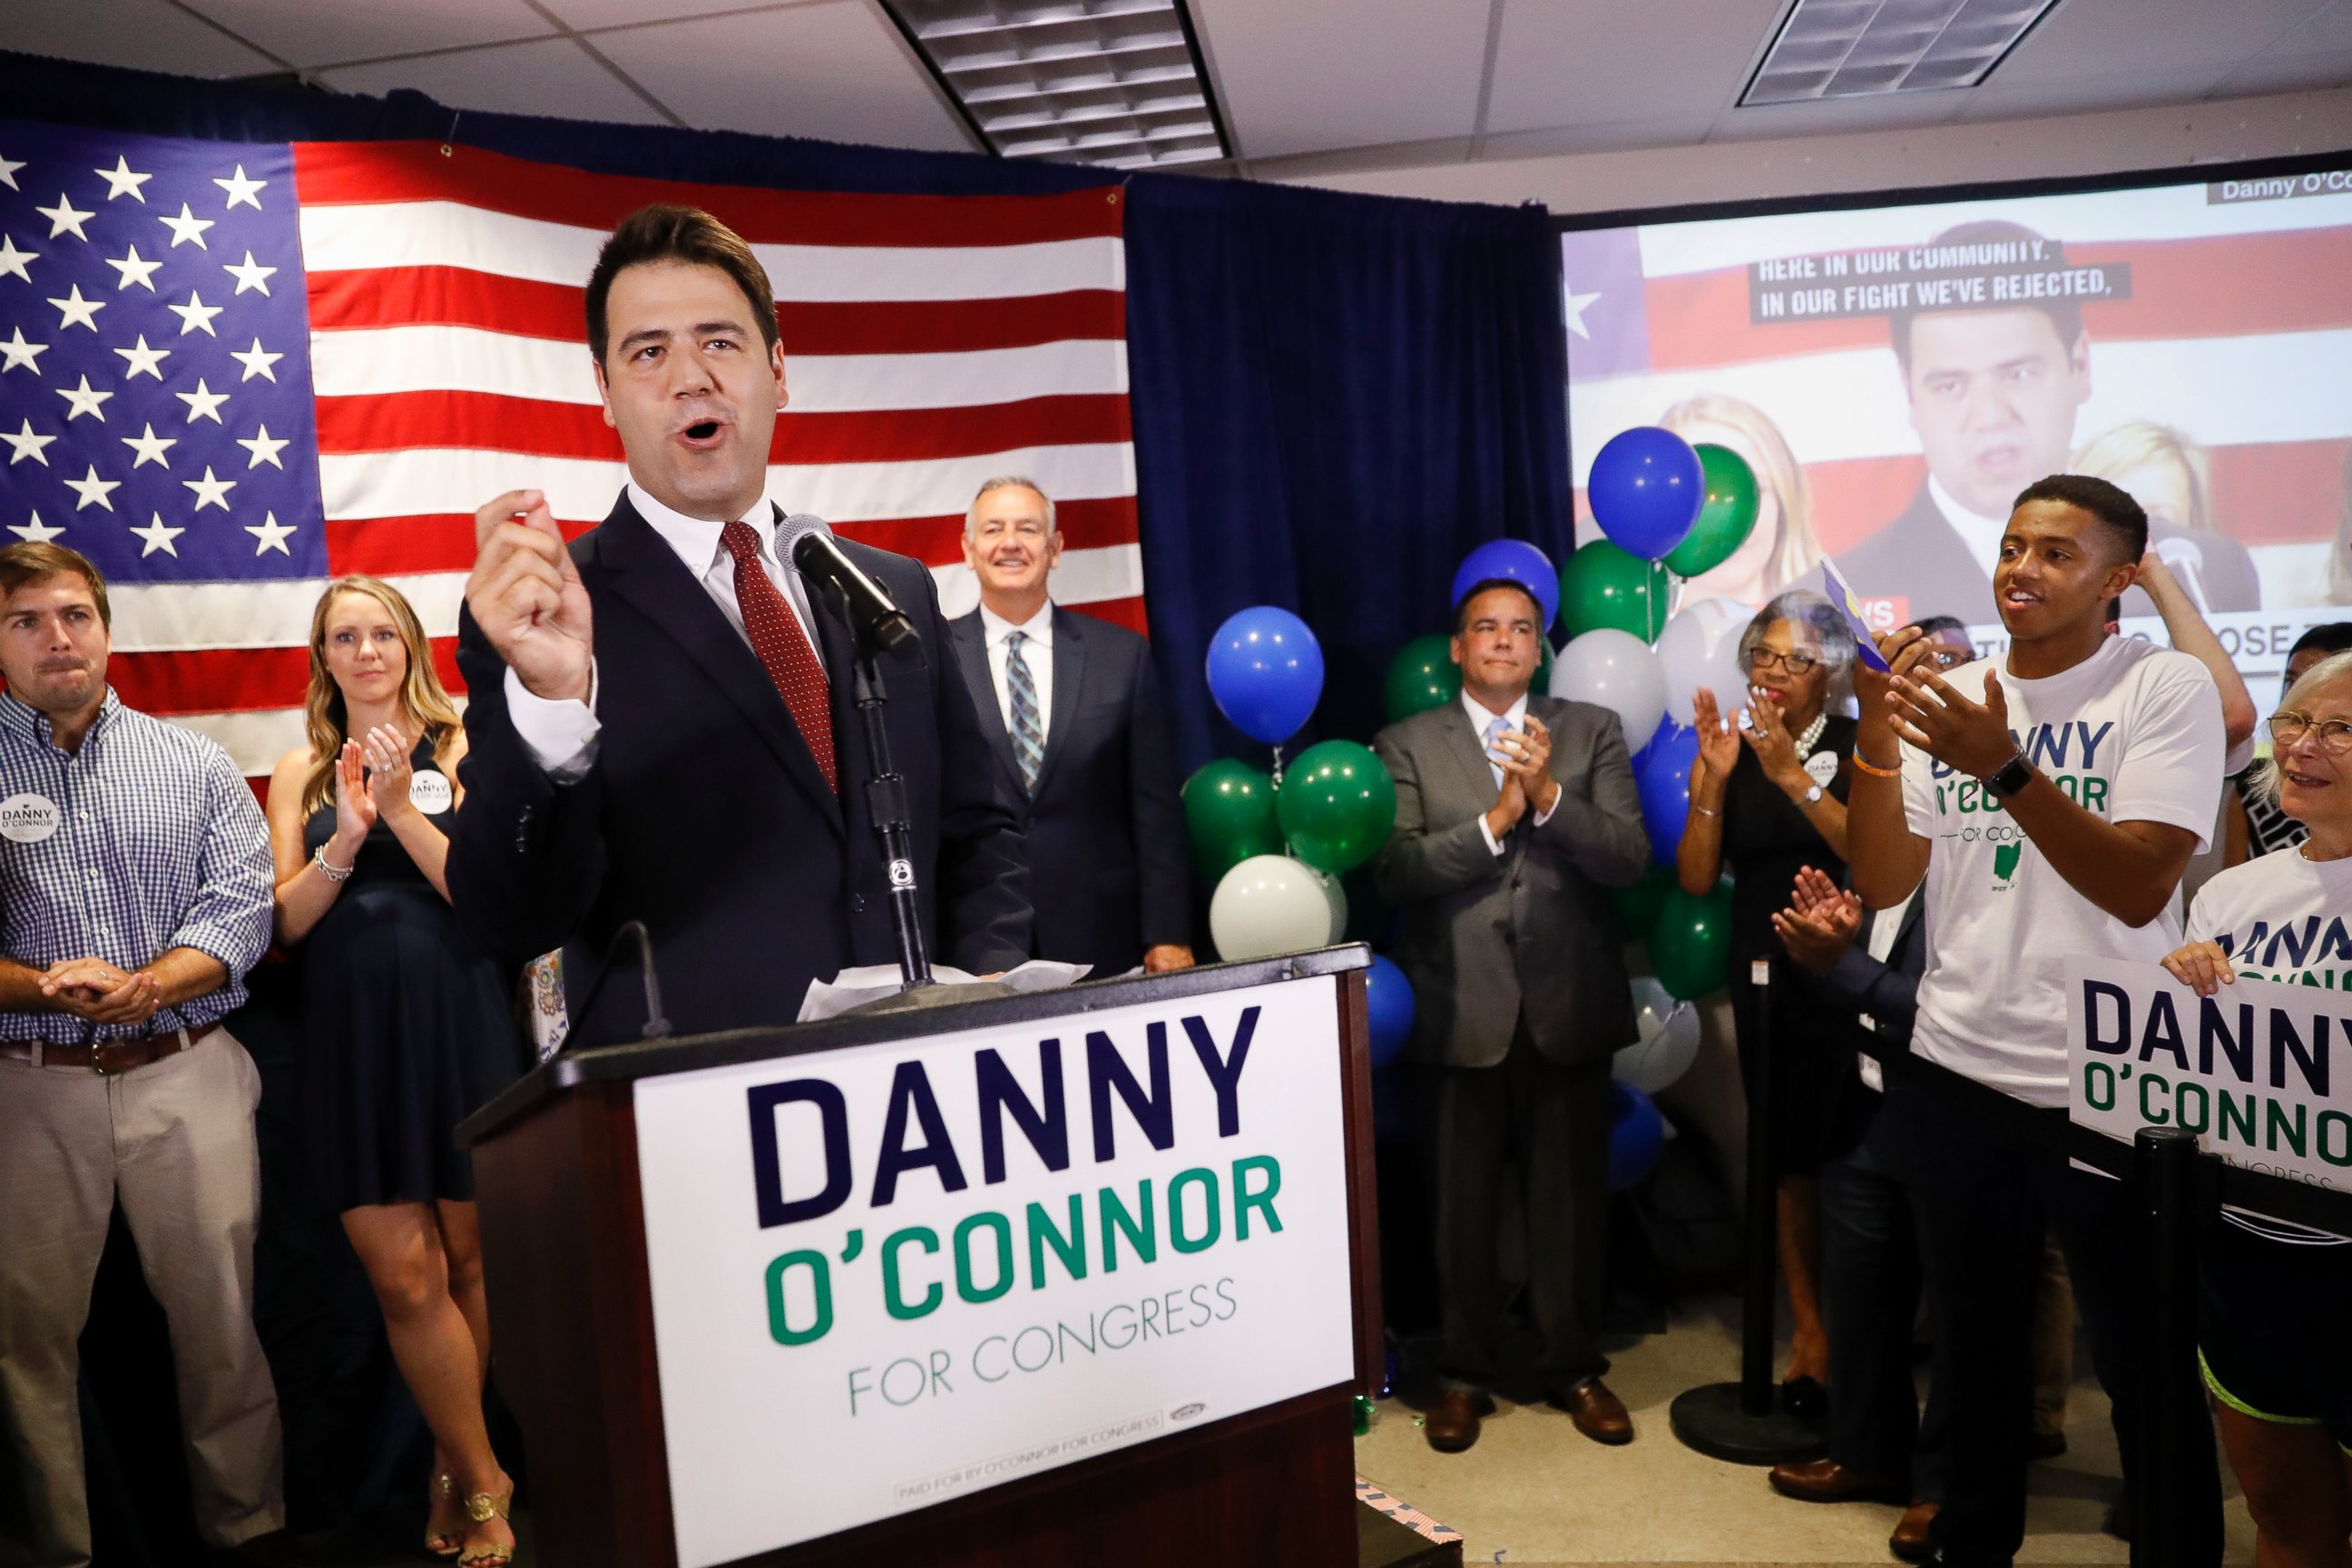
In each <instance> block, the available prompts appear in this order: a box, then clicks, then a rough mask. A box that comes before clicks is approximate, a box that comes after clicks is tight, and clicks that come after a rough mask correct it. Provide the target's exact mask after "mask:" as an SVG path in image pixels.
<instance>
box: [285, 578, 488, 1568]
mask: <svg viewBox="0 0 2352 1568" xmlns="http://www.w3.org/2000/svg"><path fill="white" fill-rule="evenodd" d="M304 717H305V720H306V723H307V728H308V730H309V731H310V741H309V743H308V744H307V745H303V746H299V747H297V748H296V749H294V750H293V751H291V752H288V753H287V754H286V755H285V756H284V757H283V758H282V759H280V761H279V762H278V769H277V772H276V773H274V774H273V775H272V776H271V778H270V781H269V810H268V816H269V834H270V848H271V852H272V854H273V856H274V858H275V859H276V861H277V873H278V940H279V941H281V942H285V943H286V944H287V945H288V946H289V947H291V946H295V945H297V944H299V946H300V949H301V951H302V953H303V956H304V963H305V974H304V987H303V989H304V1008H305V1026H306V1029H305V1045H304V1058H303V1071H302V1080H303V1081H302V1110H303V1122H304V1131H305V1136H306V1139H307V1141H308V1145H309V1155H310V1179H311V1184H312V1187H313V1190H314V1191H315V1192H316V1194H318V1196H319V1197H320V1201H322V1202H323V1203H325V1204H326V1205H329V1206H331V1208H332V1209H333V1210H334V1211H335V1212H337V1213H338V1214H340V1215H341V1217H342V1223H343V1230H344V1234H345V1235H347V1236H349V1237H351V1241H352V1247H353V1249H354V1250H356V1251H357V1252H358V1254H359V1258H360V1261H361V1263H362V1265H364V1266H365V1268H366V1269H367V1274H368V1279H369V1281H370V1282H371V1283H372V1284H373V1286H374V1288H375V1294H376V1300H377V1302H378V1304H379V1305H380V1306H381V1307H382V1308H383V1317H384V1328H385V1330H386V1331H387V1333H388V1335H389V1337H390V1339H391V1342H392V1351H393V1359H394V1361H395V1362H396V1363H398V1365H399V1367H400V1373H401V1376H402V1377H403V1378H404V1379H405V1380H406V1381H407V1384H408V1386H409V1389H410V1390H411V1391H412V1392H413V1393H414V1394H415V1395H416V1404H417V1406H418V1408H419V1409H420V1410H422V1411H423V1412H424V1415H425V1425H426V1426H429V1427H431V1428H432V1431H433V1436H434V1440H435V1444H436V1453H435V1456H434V1468H433V1488H432V1490H433V1498H432V1517H431V1519H430V1521H428V1523H427V1526H426V1531H427V1533H426V1539H425V1550H426V1551H428V1552H431V1553H433V1554H434V1555H435V1556H436V1557H444V1558H455V1559H457V1562H458V1563H461V1564H462V1565H463V1568H500V1565H502V1564H505V1563H509V1562H510V1561H512V1558H513V1553H514V1535H513V1533H512V1531H510V1530H509V1528H508V1526H507V1522H506V1519H505V1514H506V1511H507V1508H508V1506H509V1502H510V1501H511V1500H512V1498H513V1492H514V1483H513V1482H512V1481H511V1480H509V1479H508V1477H507V1475H506V1472H505V1471H504V1470H502V1469H501V1468H499V1461H498V1458H497V1457H496V1456H495V1455H494V1454H493V1453H492V1452H491V1451H490V1440H489V1434H488V1430H487V1429H486V1427H485V1426H484V1423H483V1419H482V1382H483V1378H484V1376H485V1375H486V1373H487V1372H488V1365H489V1345H490V1335H489V1314H488V1308H487V1306H486V1305H485V1303H484V1300H483V1296H482V1254H481V1237H480V1232H479V1229H478V1224H477V1220H476V1215H475V1208H474V1184H473V1172H472V1169H471V1166H470V1165H469V1163H467V1158H466V1156H465V1155H464V1154H463V1153H461V1152H459V1151H458V1149H457V1144H456V1142H455V1140H454V1139H453V1137H452V1133H453V1132H454V1131H455V1129H456V1127H457V1122H458V1121H460V1120H462V1119H463V1118H464V1117H465V1116H466V1115H467V1113H468V1112H470V1111H472V1110H475V1109H476V1108H477V1107H478V1106H480V1105H481V1104H482V1103H483V1102H484V1101H486V1100H488V1099H490V1097H491V1096H493V1095H495V1094H496V1093H497V1092H498V1091H499V1089H501V1088H502V1087H504V1086H505V1085H506V1083H507V1082H508V1081H509V1080H510V1079H513V1078H514V1077H515V1076H516V1074H517V1073H518V1072H520V1070H521V1067H522V1059H521V1048H520V1042H519V1038H518V1036H517V1034H516V1030H515V1026H514V1024H513V1021H512V1019H511V1017H510V1016H509V1007H508V1005H507V991H506V986H505V984H503V982H502V981H501V980H500V978H499V972H498V970H497V968H496V966H495V965H493V964H492V963H490V962H489V961H488V959H487V958H485V957H482V956H480V955H479V954H477V953H475V952H471V951H470V950H469V949H468V948H467V945H466V943H465V942H463V941H462V939H461V938H460V937H459V935H458V931H457V922H456V921H455V919H454V918H453V917H452V915H451V913H450V910H449V900H448V888H447V884H446V881H445V880H444V879H443V873H442V864H443V861H444V860H445V859H446V857H447V854H448V847H449V841H448V838H447V836H446V824H447V822H448V821H449V817H450V815H451V814H452V813H453V812H455V811H456V809H457V805H458V802H459V800H460V798H461V795H460V793H459V791H458V788H457V762H458V759H459V758H460V757H462V756H463V755H464V754H465V750H466V735H465V731H464V729H463V727H462V726H461V724H460V721H459V719H458V716H457V708H456V706H455V705H454V704H453V703H452V702H451V701H450V700H449V695H448V693H447V692H446V690H444V689H443V688H442V685H441V680H440V678H439V676H438V675H437V674H436V673H435V670H434V668H433V659H432V649H431V647H430V645H428V644H427V643H426V641H425V631H424V627H423V626H421V625H420V624H419V623H418V621H417V618H416V613H415V611H414V610H413V609H411V608H410V607H409V605H408V601H407V600H406V599H404V598H403V597H402V596H401V594H400V591H399V590H398V589H396V588H394V587H393V586H392V585H391V584H387V583H383V582H380V581H378V580H376V579H375V578H373V577H345V578H342V579H341V580H339V581H337V582H335V583H332V584H329V586H328V588H327V591H326V593H325V594H324V595H322V596H321V597H320V600H319V607H318V609H317V611H316V612H315V613H314V614H313V616H311V621H310V695H309V698H308V700H307V701H306V703H305V704H304Z"/></svg>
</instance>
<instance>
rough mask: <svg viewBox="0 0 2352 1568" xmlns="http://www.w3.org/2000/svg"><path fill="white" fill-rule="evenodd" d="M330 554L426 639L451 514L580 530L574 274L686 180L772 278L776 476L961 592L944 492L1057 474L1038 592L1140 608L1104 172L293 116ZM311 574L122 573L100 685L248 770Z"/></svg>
mask: <svg viewBox="0 0 2352 1568" xmlns="http://www.w3.org/2000/svg"><path fill="white" fill-rule="evenodd" d="M295 172H296V181H297V186H298V195H299V199H300V201H301V205H302V211H301V228H302V249H303V264H304V267H305V268H306V269H307V271H308V274H309V281H310V326H311V336H310V353H311V367H312V376H313V381H314V384H315V389H316V392H317V395H318V433H319V454H320V455H319V472H320V493H321V500H323V502H324V508H325V516H326V540H327V554H328V565H329V568H330V571H331V573H332V574H336V575H341V574H344V573H351V572H366V573H372V574H377V575H380V576H384V577H387V578H389V579H391V580H392V581H393V582H394V583H395V584H398V585H399V586H400V588H401V589H402V590H403V591H404V593H406V594H407V595H408V596H409V598H410V599H411V600H412V601H413V602H414V603H415V606H416V609H417V613H418V615H419V616H421V617H422V618H423V620H424V622H425V629H426V631H427V633H428V634H430V635H431V636H432V637H434V639H435V653H436V662H437V663H438V665H439V666H440V668H441V671H442V674H443V677H444V678H445V679H447V680H448V681H450V683H451V684H452V686H453V688H454V687H455V686H456V685H457V679H456V677H457V671H456V668H455V664H454V660H453V658H452V657H451V649H452V646H453V644H454V638H455V633H456V631H457V609H458V605H459V603H460V601H461V599H462V595H463V586H464V580H465V574H466V571H467V568H468V567H469V566H470V565H471V564H472V561H473V552H474V537H473V511H474V509H475V508H476V507H477V506H478V505H480V504H481V502H482V501H483V500H487V499H488V498H489V497H491V496H494V495H497V494H499V492H501V491H503V490H507V489H516V488H519V487H523V486H530V487H534V488H537V489H543V490H545V491H546V492H547V494H548V496H549V498H550V500H551V503H552V506H553V509H554V511H555V513H556V516H557V518H558V519H559V520H561V521H562V523H563V525H564V527H565V529H566V530H567V531H571V532H573V533H577V532H579V531H583V530H584V529H586V528H588V527H591V526H593V524H594V523H595V522H596V521H599V520H601V519H602V518H603V517H604V514H605V513H606V512H607V511H608V510H611V508H612V504H613V500H614V496H615V495H617V494H618V493H619V490H620V488H621V485H622V483H623V482H624V480H625V477H626V475H625V468H624V466H623V463H622V457H621V451H620V446H619V442H618V440H617V439H616V437H614V433H613V432H612V431H611V430H610V429H608V428H607V427H606V426H605V425H604V418H603V416H602V413H601V411H600V410H599V407H598V404H597V396H596V387H595V382H594V379H593V374H592V369H591V361H590V358H589V354H588V350H587V347H586V344H585V342H584V341H583V335H584V334H583V324H582V318H583V286H584V283H585V280H586V279H587V276H588V273H589V270H590V268H592V267H593V264H594V261H595V257H596V252H597V249H598V247H600V246H601V245H602V244H603V242H604V236H605V235H606V234H607V233H609V232H610V230H611V228H612V226H613V225H614V223H615V222H617V221H618V220H619V219H620V218H621V217H622V216H625V215H626V214H627V213H629V212H631V211H633V210H635V208H636V207H639V206H642V205H646V203H649V202H656V201H661V202H676V203H684V204H687V205H696V206H701V207H704V208H707V209H709V211H711V212H713V213H715V214H716V215H718V216H719V217H720V218H721V219H722V220H723V221H725V222H726V223H727V224H729V225H730V226H731V227H733V228H734V229H735V230H736V231H737V232H738V233H740V234H741V235H742V236H743V237H745V238H746V239H748V240H750V241H751V244H752V246H753V248H754V249H755V250H756V252H757V253H758V255H759V257H760V259H761V264H762V265H763V266H765V267H766V268H767V270H768V275H769V278H770V279H771V281H772V283H773V284H774V286H775V289H776V290H777V296H778V298H777V312H778V318H779V321H780V323H781V327H782V341H783V346H784V353H785V362H786V363H785V369H786V384H787V385H788V387H789V389H790V392H791V405H790V407H789V408H788V410H787V411H786V413H785V414H784V415H783V416H782V418H780V419H779V420H778V422H777V426H776V437H775V442H774V446H773V448H772V452H771V454H770V464H769V470H768V472H769V494H770V495H771V496H772V498H773V499H774V500H777V501H778V502H780V503H781V504H782V505H783V506H784V508H785V509H786V510H792V511H809V512H814V513H816V514H817V515H819V516H821V517H824V518H826V519H828V520H829V521H832V522H834V523H835V525H837V526H839V527H840V528H841V531H842V532H843V534H844V535H845V537H849V538H854V539H858V540H862V541H865V542H869V543H873V544H876V545H878V546H881V547H882V548H885V549H889V550H896V551H899V552H904V553H906V554H908V555H912V556H915V557H916V558H917V559H919V560H921V561H923V562H924V563H926V564H928V565H929V567H930V568H931V570H932V573H933V575H934V577H935V578H936V579H937V581H938V583H939V585H940V597H941V600H942V602H943V604H944V605H945V606H946V608H947V610H948V613H949V614H950V615H955V614H960V613H961V612H962V611H964V610H966V609H969V608H970V607H971V605H973V604H974V603H976V602H977V593H976V590H975V588H974V586H973V584H972V583H971V574H970V572H969V571H968V569H966V568H965V567H964V566H963V564H962V562H961V544H960V539H961V530H962V526H963V511H964V508H965V506H966V505H967V504H968V503H969V502H970V500H971V494H972V491H973V489H975V488H976V487H977V486H978V485H979V483H980V481H981V480H982V479H985V478H988V477H989V476H991V475H995V474H1002V473H1024V474H1027V475H1030V476H1032V477H1033V478H1034V479H1036V480H1037V481H1038V482H1039V483H1040V484H1041V485H1043V486H1044V488H1045V490H1046V491H1047V493H1049V494H1050V495H1052V496H1053V497H1054V499H1055V503H1056V506H1057V508H1058V512H1059V521H1060V525H1061V529H1062V532H1063V536H1064V540H1065V543H1066V549H1065V551H1064V553H1063V556H1062V563H1061V566H1060V568H1059V570H1058V571H1057V572H1056V573H1055V584H1054V588H1055V598H1056V599H1058V600H1060V601H1061V602H1063V603H1065V604H1069V605H1084V606H1085V607H1086V608H1087V611H1088V613H1090V614H1093V615H1098V616H1105V617H1107V618H1109V619H1112V620H1117V621H1119V622H1121V623H1123V624H1126V625H1129V626H1135V627H1137V628H1138V629H1141V627H1142V625H1143V600H1142V593H1143V569H1142V555H1141V552H1140V550H1139V546H1138V542H1137V540H1138V534H1137V521H1136V504H1135V450H1134V444H1133V433H1132V425H1131V422H1130V419H1129V410H1128V374H1127V343H1126V308H1125V307H1126V299H1125V283H1126V262H1125V253H1124V249H1123V247H1122V243H1121V238H1120V236H1121V229H1122V217H1123V215H1124V210H1125V209H1124V197H1123V195H1122V194H1121V193H1120V192H1119V191H1118V190H1117V189H1116V188H1110V189H1097V190H1086V191H1076V192H1070V193H1067V194H1065V195H1056V196H1045V197H1010V196H1008V197H996V196H990V197H941V196H903V195H835V194H809V193H796V192H784V191H771V190H761V189H754V188H749V187H730V186H694V185H684V184H674V183H671V182H666V181H654V180H642V179H625V178H615V177H608V176H604V175H597V174H587V173H584V172H583V171H580V170H575V169H568V168H562V167H558V166H555V165H551V164H543V163H526V162H522V161H520V160H516V159H511V158H506V157H502V156H499V155H498V154H494V153H481V152H478V151H474V150H471V149H467V148H459V149H457V150H456V152H455V153H453V154H450V155H446V156H445V155H444V154H443V153H442V150H441V149H440V148H439V147H437V146H436V145H432V144H427V143H419V142H390V143H365V142H361V143H352V142H343V143H298V144H297V145H296V147H295ZM323 585H324V584H323V580H320V581H296V582H282V583H238V584H212V585H197V586H193V587H189V586H173V587H171V588H129V587H126V588H124V589H119V590H117V591H116V593H115V595H114V620H115V628H114V629H115V648H116V653H115V657H114V665H113V677H114V680H115V684H116V685H117V687H118V688H119V689H121V693H122V696H123V699H124V700H126V701H128V702H131V704H132V705H133V706H136V707H140V708H143V709H145V710H149V711H152V712H156V713H163V714H169V715H171V716H172V717H173V718H174V719H176V720H178V721H181V722H183V723H187V724H190V725H192V726H193V727H194V728H197V729H200V730H202V731H205V732H207V733H209V734H212V735H213V736H215V738H216V739H218V740H220V741H221V742H223V743H224V744H225V745H226V746H227V747H228V749H229V752H230V754H231V755H233V756H234V757H236V760H237V762H238V763H239V765H240V766H241V767H242V768H243V769H244V770H245V772H247V773H248V774H262V773H268V771H269V769H270V768H271V766H272V765H273V764H274V763H276V761H277V759H278V756H279V755H280V754H282V753H283V752H285V751H287V750H289V749H290V748H291V747H293V746H296V745H298V744H299V743H301V739H302V737H301V715H300V710H299V703H300V700H301V697H302V692H303V689H304V683H305V680H306V678H307V668H308V665H307V660H308V655H307V652H306V647H305V645H306V640H307V638H308V636H309V631H310V613H311V608H312V605H314V604H315V602H316V600H317V598H318V595H319V592H320V588H321V587H322V586H323Z"/></svg>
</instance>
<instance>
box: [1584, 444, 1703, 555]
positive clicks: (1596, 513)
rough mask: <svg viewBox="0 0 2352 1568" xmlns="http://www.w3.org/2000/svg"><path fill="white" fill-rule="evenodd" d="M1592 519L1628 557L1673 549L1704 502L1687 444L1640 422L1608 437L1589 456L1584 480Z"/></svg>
mask: <svg viewBox="0 0 2352 1568" xmlns="http://www.w3.org/2000/svg"><path fill="white" fill-rule="evenodd" d="M1584 494H1585V500H1586V501H1587V502H1588V503H1589V504H1590V505H1591V508H1592V521H1595V522H1597V523H1599V524H1600V525H1601V532H1603V533H1605V534H1607V535H1608V536H1609V538H1610V541H1611V542H1612V543H1614V544H1615V545H1616V546H1617V547H1618V548H1619V549H1621V550H1622V551H1624V552H1626V553H1628V554H1631V555H1638V556H1640V557H1642V558H1643V560H1645V561H1657V560H1661V559H1663V558H1664V557H1665V556H1668V555H1671V554H1673V553H1674V549H1675V545H1677V544H1680V543H1681V542H1683V539H1684V537H1685V535H1687V534H1688V533H1689V532H1690V531H1691V525H1692V524H1694V523H1696V521H1698V512H1699V508H1701V507H1702V506H1705V505H1706V469H1705V468H1701V467H1700V465H1699V460H1698V454H1697V453H1696V452H1694V451H1692V450H1691V445H1690V443H1689V442H1687V441H1685V440H1684V439H1683V438H1682V437H1679V436H1677V435H1675V433H1674V432H1673V431H1671V430H1661V429H1659V428H1658V427H1657V426H1654V425H1638V426H1634V427H1633V429H1631V430H1624V431H1621V432H1619V433H1618V434H1617V435H1615V436H1612V437H1610V439H1609V444H1608V445H1607V446H1605V447H1601V450H1600V451H1599V452H1597V453H1595V454H1594V455H1593V458H1592V474H1591V478H1590V479H1586V480H1585V486H1584Z"/></svg>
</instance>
